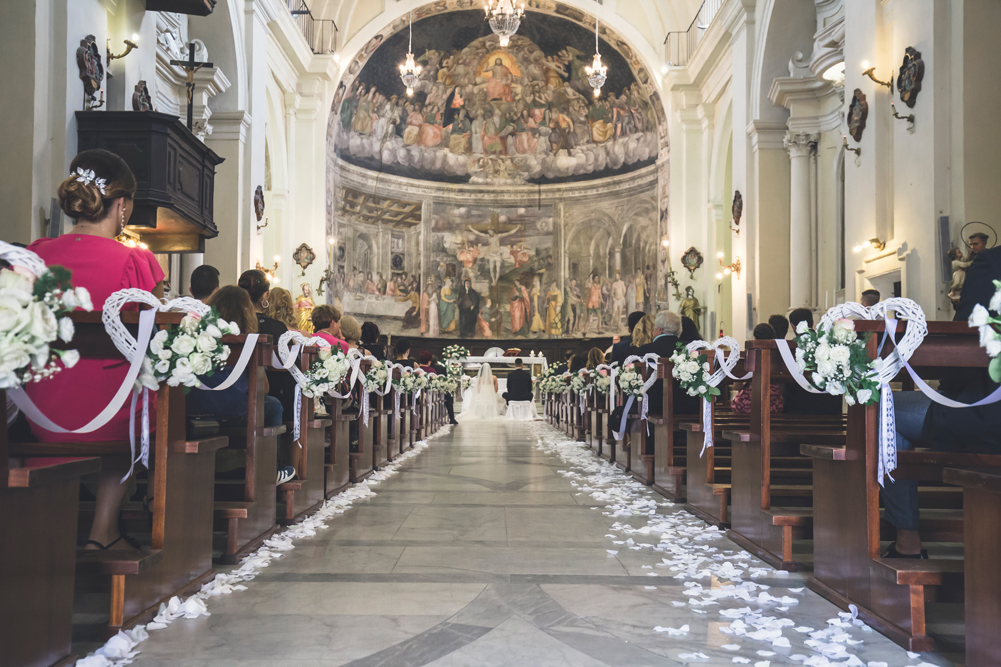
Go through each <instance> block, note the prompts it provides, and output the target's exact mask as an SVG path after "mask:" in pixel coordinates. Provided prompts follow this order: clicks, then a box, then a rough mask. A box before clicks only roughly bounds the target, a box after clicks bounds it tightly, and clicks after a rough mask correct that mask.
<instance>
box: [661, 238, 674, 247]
mask: <svg viewBox="0 0 1001 667" xmlns="http://www.w3.org/2000/svg"><path fill="white" fill-rule="evenodd" d="M660 244H661V245H662V246H664V247H665V248H670V247H671V242H670V241H668V240H667V239H664V240H663V241H661V242H660Z"/></svg>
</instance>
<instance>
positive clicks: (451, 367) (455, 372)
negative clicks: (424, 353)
mask: <svg viewBox="0 0 1001 667" xmlns="http://www.w3.org/2000/svg"><path fill="white" fill-rule="evenodd" d="M445 374H446V375H448V377H450V378H455V379H456V380H457V379H458V378H459V376H460V375H462V364H461V363H459V362H458V361H456V360H454V359H450V360H449V361H447V362H445Z"/></svg>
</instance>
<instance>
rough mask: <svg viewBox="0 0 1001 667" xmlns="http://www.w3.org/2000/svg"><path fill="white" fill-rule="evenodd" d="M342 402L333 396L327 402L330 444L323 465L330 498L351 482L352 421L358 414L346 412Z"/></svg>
mask: <svg viewBox="0 0 1001 667" xmlns="http://www.w3.org/2000/svg"><path fill="white" fill-rule="evenodd" d="M342 403H343V401H342V399H339V398H333V399H330V402H329V403H328V404H327V411H328V412H329V413H330V426H328V427H327V428H328V432H329V435H330V445H329V446H328V447H327V450H326V459H325V462H324V466H323V472H324V474H323V495H324V496H325V497H326V498H328V499H329V498H332V497H334V496H335V495H337V494H338V493H340V492H341V491H343V490H344V489H346V488H347V487H348V485H349V484H350V483H351V472H350V451H351V449H350V446H351V422H352V421H355V420H357V419H358V414H357V413H347V414H345V413H344V412H343V411H342V409H341V407H342Z"/></svg>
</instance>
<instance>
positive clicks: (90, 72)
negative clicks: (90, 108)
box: [76, 35, 104, 101]
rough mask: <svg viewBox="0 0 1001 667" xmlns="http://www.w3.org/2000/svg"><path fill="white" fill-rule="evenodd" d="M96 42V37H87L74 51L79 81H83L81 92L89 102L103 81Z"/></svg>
mask: <svg viewBox="0 0 1001 667" xmlns="http://www.w3.org/2000/svg"><path fill="white" fill-rule="evenodd" d="M96 41H97V38H96V37H94V36H93V35H87V36H86V37H84V38H83V39H81V40H80V46H79V47H78V48H77V50H76V65H77V68H78V69H79V70H80V80H81V81H83V92H84V94H85V95H86V96H87V99H88V100H89V101H93V100H94V98H95V96H96V95H97V91H98V90H100V89H101V82H102V81H104V64H103V63H102V62H101V51H100V50H99V49H98V48H97V44H96Z"/></svg>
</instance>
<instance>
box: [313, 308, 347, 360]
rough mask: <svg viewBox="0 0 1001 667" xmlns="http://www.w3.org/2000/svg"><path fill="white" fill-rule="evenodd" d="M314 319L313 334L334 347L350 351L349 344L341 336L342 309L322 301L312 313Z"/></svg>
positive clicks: (342, 350)
mask: <svg viewBox="0 0 1001 667" xmlns="http://www.w3.org/2000/svg"><path fill="white" fill-rule="evenodd" d="M310 317H311V319H312V320H313V335H314V336H315V337H317V338H322V339H323V340H325V341H327V342H328V343H330V347H331V348H333V349H340V350H341V352H345V353H346V352H347V351H348V344H347V342H346V341H344V340H343V339H342V338H341V325H340V322H341V311H339V310H337V309H336V308H334V307H333V306H328V305H327V304H325V303H321V304H320V305H319V306H316V307H315V308H313V312H312V313H311V315H310Z"/></svg>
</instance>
